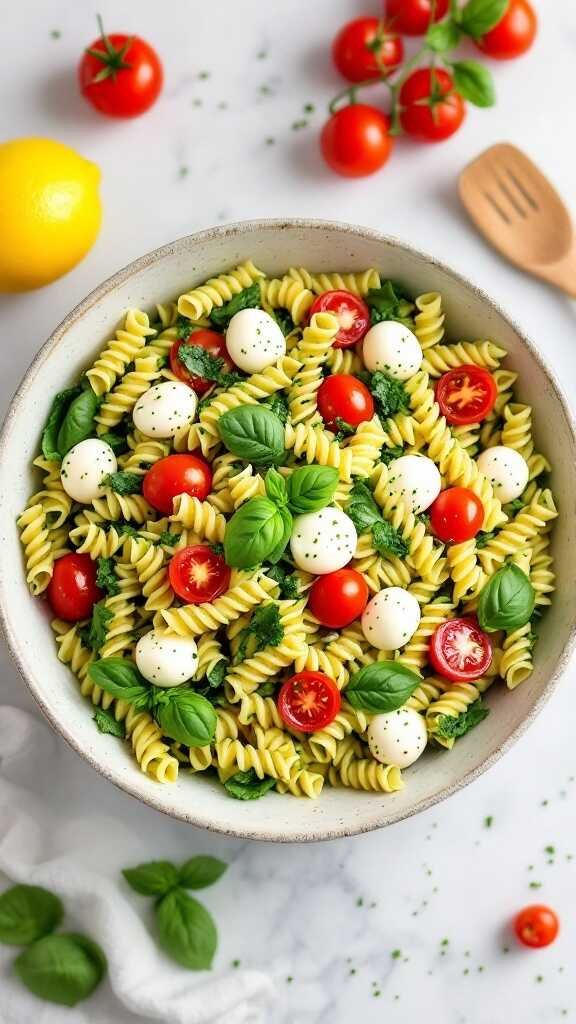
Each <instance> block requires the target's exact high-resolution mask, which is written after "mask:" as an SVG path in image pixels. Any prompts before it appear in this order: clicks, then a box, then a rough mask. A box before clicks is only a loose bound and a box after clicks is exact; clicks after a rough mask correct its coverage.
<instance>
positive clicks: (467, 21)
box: [459, 0, 510, 39]
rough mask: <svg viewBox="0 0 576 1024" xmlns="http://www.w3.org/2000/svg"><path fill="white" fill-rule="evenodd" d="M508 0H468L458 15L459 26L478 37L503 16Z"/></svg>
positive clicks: (470, 34) (468, 33)
mask: <svg viewBox="0 0 576 1024" xmlns="http://www.w3.org/2000/svg"><path fill="white" fill-rule="evenodd" d="M509 3H510V0H468V3H467V4H466V5H465V6H464V7H463V8H462V10H461V11H460V16H459V24H460V28H461V29H462V31H463V32H466V34H467V35H469V36H472V38H473V39H479V38H480V37H481V36H483V35H486V33H487V32H489V31H490V29H492V28H494V26H495V25H497V24H498V22H499V21H501V20H502V18H503V17H504V15H505V13H506V10H507V8H508V5H509Z"/></svg>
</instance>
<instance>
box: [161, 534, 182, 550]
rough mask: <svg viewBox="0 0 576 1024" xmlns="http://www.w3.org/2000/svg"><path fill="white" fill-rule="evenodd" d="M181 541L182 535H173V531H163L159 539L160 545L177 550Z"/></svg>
mask: <svg viewBox="0 0 576 1024" xmlns="http://www.w3.org/2000/svg"><path fill="white" fill-rule="evenodd" d="M179 540H180V534H179V533H172V530H162V533H161V534H160V536H159V537H158V543H159V544H160V545H163V546H164V547H167V548H175V547H176V545H177V543H178V541H179Z"/></svg>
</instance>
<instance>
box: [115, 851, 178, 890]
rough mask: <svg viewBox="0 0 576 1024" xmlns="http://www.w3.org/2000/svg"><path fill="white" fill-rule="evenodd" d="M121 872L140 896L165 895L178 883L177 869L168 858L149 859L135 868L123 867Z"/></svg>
mask: <svg viewBox="0 0 576 1024" xmlns="http://www.w3.org/2000/svg"><path fill="white" fill-rule="evenodd" d="M122 874H123V875H124V878H125V879H126V881H127V882H128V885H129V886H130V888H131V889H134V892H137V893H139V894H140V896H165V895H166V893H167V892H170V890H171V889H173V888H174V886H176V885H178V870H177V868H176V867H175V866H174V864H172V863H171V862H170V861H169V860H151V861H148V863H146V864H138V865H137V866H136V867H135V868H124V870H123V871H122Z"/></svg>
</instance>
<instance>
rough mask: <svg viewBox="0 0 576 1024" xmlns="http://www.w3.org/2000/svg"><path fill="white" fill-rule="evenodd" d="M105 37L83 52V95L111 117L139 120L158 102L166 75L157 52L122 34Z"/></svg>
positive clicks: (140, 40) (81, 66)
mask: <svg viewBox="0 0 576 1024" xmlns="http://www.w3.org/2000/svg"><path fill="white" fill-rule="evenodd" d="M100 28H101V35H100V37H99V39H96V40H94V42H93V43H92V45H91V46H89V47H88V48H87V49H86V50H85V51H84V53H83V55H82V59H81V61H80V65H79V68H78V77H79V81H80V89H81V90H82V95H83V96H85V97H86V99H87V100H88V102H89V103H91V104H92V106H93V107H95V108H96V110H99V111H100V113H101V114H106V115H107V116H108V117H138V116H139V114H143V113H144V112H145V111H146V110H148V109H149V108H150V107H151V106H152V104H153V103H155V102H156V100H157V99H158V96H159V94H160V90H161V89H162V82H163V72H162V64H161V62H160V58H159V56H158V54H157V53H156V51H155V50H154V49H153V48H152V47H151V46H150V44H149V43H147V42H145V40H144V39H140V38H139V36H128V35H125V34H124V33H121V32H115V33H113V34H112V35H106V33H105V32H104V30H103V28H102V23H101V22H100Z"/></svg>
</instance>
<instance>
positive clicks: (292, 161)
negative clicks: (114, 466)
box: [0, 0, 576, 1024]
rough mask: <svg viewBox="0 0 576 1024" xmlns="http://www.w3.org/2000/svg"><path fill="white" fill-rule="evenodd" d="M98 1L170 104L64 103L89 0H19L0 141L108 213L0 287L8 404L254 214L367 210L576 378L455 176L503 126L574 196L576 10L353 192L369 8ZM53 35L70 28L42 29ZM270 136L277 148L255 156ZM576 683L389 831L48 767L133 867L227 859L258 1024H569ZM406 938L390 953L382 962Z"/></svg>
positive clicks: (563, 305)
mask: <svg viewBox="0 0 576 1024" xmlns="http://www.w3.org/2000/svg"><path fill="white" fill-rule="evenodd" d="M99 6H100V9H101V11H102V14H103V15H104V18H105V22H106V23H107V25H108V27H109V29H110V30H115V29H119V30H126V31H131V30H136V31H138V32H139V33H140V34H142V35H143V36H144V37H148V38H150V40H151V41H153V42H155V43H156V45H157V47H158V49H159V51H160V53H161V54H162V56H163V58H164V61H165V66H166V72H167V81H166V88H165V92H164V95H163V97H162V100H161V102H159V103H158V105H157V106H156V108H155V109H154V110H153V111H152V112H151V113H150V114H149V115H148V116H146V117H144V118H142V119H140V120H136V121H134V122H132V123H130V122H127V123H118V124H116V123H114V122H111V121H108V120H106V119H103V118H99V117H98V116H97V115H95V114H93V113H92V112H91V110H90V109H89V108H88V107H86V106H84V104H83V103H82V101H81V100H80V98H79V97H78V95H77V92H76V88H75V82H74V73H73V72H74V64H75V62H76V60H77V57H78V54H79V53H80V51H81V47H82V46H83V45H84V44H86V43H87V42H89V41H90V40H91V38H92V37H93V35H94V31H93V21H92V17H93V16H92V9H91V7H90V5H87V4H82V3H76V4H71V3H69V2H67V0H52V2H51V3H50V4H45V3H41V2H40V0H19V3H18V4H17V5H12V6H11V8H10V18H9V21H6V20H4V25H3V47H2V61H1V62H0V96H2V98H3V102H2V104H1V105H0V138H1V139H4V138H8V137H12V136H16V135H24V134H42V135H48V136H54V137H56V138H59V139H61V140H63V141H65V142H68V143H71V144H72V145H75V146H77V147H78V148H79V149H80V150H81V152H83V153H84V154H85V155H86V156H90V157H92V158H93V159H95V160H96V161H97V162H98V163H99V164H100V166H101V168H102V172H103V185H102V191H103V198H104V204H105V219H104V226H103V230H102V234H101V236H100V238H99V240H98V243H97V245H96V246H95V248H94V250H93V251H92V252H91V253H90V254H89V256H88V257H87V259H86V260H85V261H84V263H83V264H82V265H81V266H80V267H78V268H77V269H76V270H75V271H74V272H73V273H71V274H70V275H69V276H68V277H66V278H64V279H63V280H61V281H59V282H57V283H56V284H54V285H52V286H51V287H49V288H47V289H44V290H43V291H40V292H37V293H32V294H30V295H26V296H16V297H0V315H1V330H2V344H1V345H0V382H1V383H0V388H1V402H2V406H3V407H5V406H6V405H7V403H8V401H9V399H10V396H11V394H12V392H13V391H14V389H15V387H16V385H17V384H18V382H19V380H20V377H21V375H22V373H23V372H24V370H25V368H26V366H27V365H28V363H29V361H30V359H31V358H32V356H33V354H34V353H35V352H36V350H37V349H38V347H39V346H40V344H41V343H42V342H43V340H44V339H45V337H46V335H47V333H48V332H49V330H50V329H51V328H52V327H53V326H54V325H55V324H56V323H57V322H58V321H59V320H60V319H61V317H62V316H63V315H64V314H65V313H66V312H67V311H68V310H69V309H70V307H71V306H73V305H74V304H75V303H76V302H77V301H78V300H79V299H80V298H81V297H82V296H83V295H84V294H85V293H86V292H88V291H89V290H90V289H92V288H93V287H94V286H95V285H96V284H98V282H99V281H101V280H102V279H103V278H105V277H107V276H108V275H109V274H111V273H112V272H113V271H115V270H116V269H118V268H119V267H121V266H123V265H124V264H126V263H128V262H129V261H130V260H132V259H133V258H134V257H136V256H138V255H140V254H141V253H143V252H146V251H147V250H149V249H152V248H154V247H156V246H158V245H160V244H162V243H163V242H166V241H169V240H171V239H173V238H175V237H177V236H179V235H183V234H186V233H188V232H190V231H194V230H196V229H197V228H201V227H205V226H208V225H211V224H214V223H217V222H225V221H230V220H236V219H238V220H240V219H243V218H250V217H253V216H284V215H305V216H316V217H329V218H338V219H341V220H348V221H355V222H360V223H363V224H367V225H370V226H373V227H377V228H380V229H381V230H383V231H386V232H388V233H390V234H394V235H398V236H400V237H402V238H405V239H407V240H408V241H411V242H413V243H415V244H417V245H420V246H421V247H422V248H424V249H427V250H429V251H431V252H434V253H436V254H437V255H439V256H441V257H443V258H445V259H446V260H447V261H448V262H450V263H452V264H453V265H455V266H456V267H458V268H459V269H460V270H462V271H463V272H464V273H465V274H467V275H469V276H470V277H472V278H473V279H474V280H475V281H477V282H478V283H479V284H480V285H482V286H483V287H485V288H486V289H487V290H488V291H490V292H491V293H492V294H493V295H494V296H495V297H496V298H497V299H498V300H500V301H501V303H502V304H503V305H504V306H505V307H506V308H507V309H508V310H509V311H510V312H511V313H512V314H513V315H514V317H515V318H516V319H517V320H518V321H519V322H520V323H521V324H522V325H523V326H524V327H525V329H526V331H527V332H528V333H530V334H531V335H532V336H533V337H534V338H535V339H536V340H537V341H538V342H539V344H540V346H541V348H542V350H543V352H544V353H545V354H546V356H547V357H548V358H549V360H550V362H551V364H552V365H553V367H554V368H555V369H556V371H557V372H558V374H559V375H560V376H561V378H562V379H563V380H564V382H565V384H566V386H567V387H570V385H571V384H572V381H573V380H574V372H575V370H576V357H575V354H574V352H575V350H574V325H575V310H574V307H573V305H572V304H571V302H570V301H569V300H568V299H566V298H564V297H563V296H561V295H557V294H555V293H554V292H553V291H552V290H551V289H549V288H548V287H547V286H545V285H543V284H540V283H538V282H536V281H533V280H531V279H528V278H525V277H523V276H522V275H521V274H520V273H518V272H516V271H515V270H514V269H512V268H511V267H508V266H506V265H504V264H502V263H501V262H500V261H499V260H498V258H497V257H496V256H495V255H494V254H493V253H492V252H491V251H489V249H488V248H487V247H486V246H485V245H484V244H483V242H482V241H481V240H480V239H479V238H478V237H477V236H476V235H475V233H474V232H473V230H472V229H471V227H470V226H469V225H468V223H467V222H466V220H465V218H464V216H463V214H462V211H461V209H460V207H459V204H458V200H457V198H456V194H455V188H454V183H455V178H456V175H457V173H458V171H459V169H460V168H461V167H462V165H463V164H464V163H465V162H466V161H467V160H468V159H470V158H471V157H472V156H474V155H475V154H476V153H478V152H479V151H480V150H481V149H482V148H483V147H485V146H487V145H489V144H490V143H492V142H495V141H498V140H502V139H510V140H511V141H513V142H515V143H517V144H519V145H521V146H524V147H525V148H526V149H527V150H528V151H529V152H530V154H531V155H532V156H533V157H534V158H535V159H536V160H537V161H538V162H539V163H540V164H541V165H542V167H543V168H544V170H545V171H547V172H548V173H549V174H550V175H551V177H552V178H553V180H554V181H555V182H556V184H557V185H558V187H559V188H560V190H561V191H562V192H563V194H564V195H565V196H566V198H567V200H568V202H569V203H570V204H571V205H572V207H573V208H576V179H575V178H574V173H573V167H574V157H575V156H576V144H575V142H574V133H573V131H572V129H571V128H570V127H569V125H570V123H571V122H572V121H573V111H572V100H571V99H570V101H569V100H568V97H572V94H573V66H574V49H575V45H576V10H575V9H574V7H573V5H572V4H568V3H566V2H565V0H564V2H562V0H555V2H551V0H547V2H545V0H537V3H536V6H537V7H538V9H539V12H540V14H541V32H540V36H539V39H538V44H537V47H536V48H535V49H534V51H533V53H532V54H530V55H529V56H528V57H526V58H525V59H524V60H522V61H521V62H518V63H510V64H508V65H503V66H496V67H495V72H496V77H497V85H498V93H499V102H498V107H497V108H496V109H494V110H489V111H477V110H471V111H470V113H469V117H468V120H467V123H466V125H465V127H464V129H463V131H462V132H461V133H460V134H459V136H458V137H457V138H456V139H454V140H452V141H451V142H449V143H447V144H445V145H444V146H442V147H438V148H430V149H426V148H425V149H420V148H416V147H414V146H411V145H410V144H403V145H402V146H400V145H399V146H398V147H397V153H396V155H395V157H394V159H393V161H392V162H391V163H390V164H389V166H388V167H387V168H386V169H385V170H384V171H383V172H382V173H381V174H379V175H377V176H375V177H373V178H371V179H366V180H360V181H358V182H348V181H343V180H340V179H338V178H335V177H332V176H331V175H330V174H329V173H328V172H327V171H326V170H325V169H324V168H323V166H322V164H321V162H320V159H319V157H318V154H317V146H316V137H317V128H318V125H319V124H320V123H321V121H322V118H323V109H324V104H325V103H326V101H327V100H328V98H329V97H330V95H331V94H332V93H333V92H335V91H336V90H337V89H338V87H339V82H338V80H337V79H336V77H335V75H334V73H333V72H332V71H331V69H330V65H329V60H328V42H329V40H330V38H331V36H332V34H333V33H334V31H335V30H336V29H337V28H338V26H339V24H340V23H341V22H342V21H343V20H345V19H346V18H347V17H351V16H353V15H354V14H357V13H361V11H362V6H363V5H362V4H359V3H357V2H355V0H316V2H315V3H313V4H310V2H309V0H268V2H267V3H266V4H264V3H262V0H236V2H234V3H231V2H230V0H227V2H225V0H220V2H215V3H212V4H203V3H200V2H199V0H177V2H175V0H167V2H166V3H164V4H162V5H160V4H158V3H157V2H155V0H139V2H138V3H136V2H129V0H103V2H102V3H101V4H100V5H99ZM365 6H366V7H367V8H370V7H371V6H372V7H373V8H375V9H376V8H377V6H378V4H377V3H376V2H374V3H372V4H366V5H365ZM53 30H57V31H59V32H60V33H61V36H60V37H59V38H56V39H54V38H52V37H51V32H52V31H53ZM259 54H264V55H265V56H262V57H259ZM552 69H553V71H552ZM202 72H208V73H209V77H201V74H202ZM307 102H314V103H315V104H316V107H317V111H316V113H314V114H313V115H312V117H311V125H310V127H308V128H303V129H301V130H299V131H293V130H291V124H292V122H294V121H295V120H298V119H300V118H301V117H302V110H303V105H304V104H305V103H307ZM268 136H271V137H273V138H274V139H275V144H273V145H266V143H265V140H266V138H267V137H268ZM571 677H572V672H570V671H569V672H568V673H567V674H566V678H565V679H564V682H563V685H562V686H561V687H560V689H559V691H558V693H557V695H556V697H555V698H554V699H553V700H552V702H551V703H550V704H549V705H548V707H547V708H546V710H545V711H544V712H543V714H542V715H541V717H540V719H539V720H538V721H537V723H536V724H535V725H534V726H533V727H532V728H531V730H530V731H529V733H528V734H527V735H526V736H525V737H524V738H523V739H522V740H521V741H520V743H519V744H518V745H517V746H516V748H515V749H514V750H513V751H512V752H511V753H509V754H508V755H507V757H506V758H505V760H504V761H502V762H501V763H500V764H498V765H497V766H496V767H495V768H494V769H492V771H491V772H490V773H489V774H488V775H486V776H484V777H483V778H482V779H481V780H480V781H479V782H477V783H475V784H474V785H473V786H472V787H471V788H469V789H467V790H465V791H464V792H462V793H460V794H459V795H457V796H456V797H454V798H452V800H450V801H449V802H448V803H446V804H443V805H441V806H439V807H437V808H435V809H434V810H432V811H430V812H429V813H427V814H424V815H421V816H420V817H418V818H416V819H413V820H410V821H407V822H405V823H403V824H400V825H397V826H396V827H394V828H392V829H390V830H389V831H387V832H383V833H378V834H371V835H368V836H364V837H362V838H357V839H352V840H342V841H339V842H335V843H332V844H322V845H318V846H314V847H305V846H298V847H274V846H267V845H264V844H254V843H245V844H244V843H240V842H234V841H227V840H224V839H220V838H218V837H213V836H208V835H207V834H205V833H201V832H194V830H191V829H190V828H187V827H186V826H185V825H183V824H178V823H174V822H171V821H169V820H167V819H166V818H163V817H161V816H160V815H158V814H156V813H154V812H153V811H151V810H149V809H147V808H144V807H140V806H137V805H136V804H135V803H134V802H133V801H132V800H131V799H129V798H128V797H127V796H124V795H123V794H122V793H120V792H117V791H116V790H114V789H113V788H112V787H109V786H107V785H106V784H105V783H104V782H103V781H101V780H100V779H99V778H98V777H97V776H96V775H95V774H93V773H92V772H91V771H90V770H89V769H88V767H87V766H86V765H84V764H83V763H82V762H81V761H80V760H78V759H77V758H76V757H74V755H72V754H71V753H70V752H69V751H67V750H64V748H63V747H62V746H61V745H59V752H58V754H57V756H58V757H66V758H68V759H69V764H70V773H71V774H70V787H69V790H70V792H69V794H67V797H69V799H71V800H76V801H77V802H78V804H79V806H80V805H84V806H86V805H87V804H88V803H89V802H93V803H94V804H97V805H98V806H99V808H100V809H101V810H102V812H103V813H108V814H110V815H112V816H122V817H123V818H124V819H125V820H126V821H127V822H129V823H131V824H133V826H134V827H135V828H136V829H137V831H138V832H139V834H141V836H142V854H143V856H147V855H148V854H155V855H156V856H170V855H172V856H174V857H179V856H180V857H184V856H185V855H186V854H188V853H189V851H191V850H194V849H201V850H211V851H214V852H215V853H217V854H219V855H221V856H222V857H224V858H227V859H229V860H230V861H233V862H234V868H233V871H231V872H230V873H229V876H228V879H227V880H225V881H223V882H222V884H221V885H220V886H219V887H218V889H217V890H214V894H213V897H212V898H211V901H210V902H211V906H212V907H213V909H214V910H215V912H216V914H217V916H218V920H219V923H220V928H221V933H222V946H221V953H220V961H219V963H220V964H221V966H225V965H226V964H227V963H229V962H230V961H231V960H233V959H235V958H239V959H240V960H241V961H242V964H243V965H254V966H258V967H262V968H264V969H268V970H270V971H271V972H272V973H273V974H274V976H275V977H276V978H277V979H278V986H279V989H278V991H279V998H278V1004H277V1007H276V1009H275V1011H274V1012H273V1014H272V1016H271V1024H294V1022H298V1024H300V1022H302V1024H349V1022H350V1021H352V1020H354V1019H357V1020H362V1021H364V1022H365V1024H373V1022H374V1024H376V1022H380V1021H383V1020H386V1021H389V1022H391V1024H397V1022H401V1024H412V1022H413V1021H414V1020H415V1019H416V1017H417V1015H421V1014H422V1011H423V1010H424V1011H425V1013H426V1016H427V1018H428V1020H429V1021H430V1022H432V1024H464V1022H467V1024H504V1022H507V1021H509V1020H510V1018H511V1016H513V1017H514V1019H518V1020H520V1019H521V1020H522V1021H523V1022H527V1024H536V1022H538V1024H540V1022H541V1024H544V1022H546V1024H547V1022H554V1021H556V1020H559V1019H562V1018H563V1017H567V1019H571V1018H573V1017H574V1016H576V996H575V993H574V982H573V978H572V977H571V975H572V972H571V958H572V956H573V955H574V953H575V952H576V923H575V921H574V911H573V908H574V900H575V897H576V837H575V835H574V812H573V806H574V804H573V801H574V795H575V794H576V784H575V783H574V781H573V775H576V765H575V763H574V743H573V735H574V727H573V699H572V696H571V689H570V687H571V683H572V678H571ZM1 679H2V700H3V701H4V702H8V703H12V704H17V705H19V706H22V707H26V708H32V707H33V703H32V700H31V698H30V697H29V696H28V694H27V692H26V690H25V688H24V684H23V683H22V682H21V680H20V679H19V677H18V676H17V674H16V671H15V670H14V668H13V667H12V665H11V664H10V661H9V659H8V655H7V653H6V652H5V651H3V652H2V674H1ZM59 796H60V795H59V794H58V793H48V794H47V795H46V799H51V800H54V801H55V802H56V801H57V800H58V799H59ZM487 816H490V817H491V818H493V822H492V825H491V827H489V828H487V827H486V826H485V824H484V821H485V818H486V817H487ZM546 846H553V847H554V848H555V851H556V852H555V854H553V855H552V856H549V855H547V854H546V853H545V847H546ZM572 855H574V859H572ZM120 866H121V865H119V867H120ZM531 883H532V886H533V887H532V888H531V887H530V885H531ZM540 886H541V887H540ZM534 900H542V901H546V902H549V903H550V904H551V905H552V906H554V907H555V908H556V909H557V910H558V911H559V913H560V915H561V917H562V934H561V937H560V939H559V940H558V942H557V943H556V944H555V945H554V946H553V947H551V948H550V949H549V950H546V951H543V952H541V953H532V952H529V951H523V950H519V949H517V948H515V947H514V945H513V943H511V947H512V948H511V951H510V952H509V953H505V952H503V948H504V947H506V946H507V945H508V936H507V935H506V934H505V925H506V922H507V921H508V919H509V918H510V916H511V915H512V914H513V912H514V911H515V910H516V909H518V908H519V907H521V906H522V905H523V904H525V903H527V902H533V901H534ZM443 940H448V941H447V942H446V944H445V945H442V942H443ZM396 949H398V950H401V953H402V955H401V957H399V958H397V959H394V958H393V957H392V956H391V952H392V951H393V950H396Z"/></svg>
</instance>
